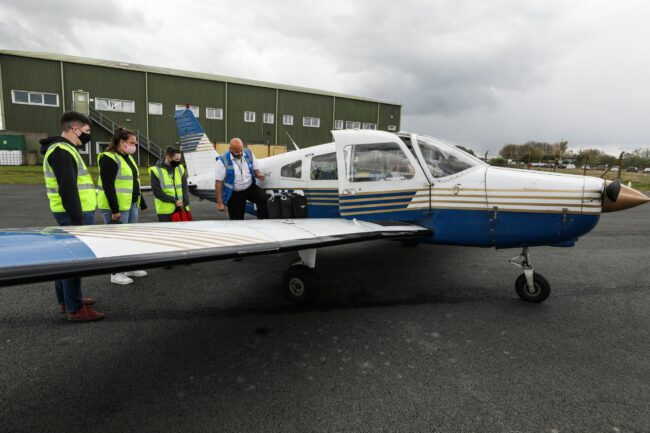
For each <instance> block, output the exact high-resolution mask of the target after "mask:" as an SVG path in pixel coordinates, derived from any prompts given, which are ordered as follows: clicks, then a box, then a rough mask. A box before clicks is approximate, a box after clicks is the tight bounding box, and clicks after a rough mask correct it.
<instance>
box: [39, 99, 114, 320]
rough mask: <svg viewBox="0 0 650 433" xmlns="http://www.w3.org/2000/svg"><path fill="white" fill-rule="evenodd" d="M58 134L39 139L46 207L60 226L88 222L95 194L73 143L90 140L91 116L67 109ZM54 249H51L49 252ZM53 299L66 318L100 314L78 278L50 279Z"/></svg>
mask: <svg viewBox="0 0 650 433" xmlns="http://www.w3.org/2000/svg"><path fill="white" fill-rule="evenodd" d="M60 126H61V135H60V136H54V137H49V138H45V139H43V140H41V141H40V143H41V153H42V154H43V155H45V157H44V159H43V174H44V178H45V187H46V192H47V196H48V199H49V202H50V210H51V211H52V214H53V215H54V218H55V219H56V221H57V223H59V225H61V226H69V225H76V226H79V225H89V224H94V222H95V209H96V207H97V197H96V195H95V186H94V184H93V180H92V177H91V176H90V174H89V173H88V169H87V168H86V165H85V163H84V162H83V159H82V158H81V155H79V152H78V151H77V149H76V147H77V146H81V145H84V144H86V143H88V142H90V140H91V135H90V128H91V126H92V122H91V120H90V119H89V118H88V116H86V115H84V114H81V113H77V112H75V111H70V112H67V113H64V114H63V116H61V121H60ZM52 253H55V252H52ZM54 288H55V290H56V299H57V302H58V303H59V307H60V309H61V312H62V313H67V314H68V320H71V321H75V322H86V321H89V320H97V319H102V318H104V314H102V313H99V312H97V311H95V309H94V308H92V307H91V305H92V304H94V303H95V300H94V299H93V298H84V297H83V295H82V292H81V279H80V278H66V279H63V280H57V281H56V282H55V283H54Z"/></svg>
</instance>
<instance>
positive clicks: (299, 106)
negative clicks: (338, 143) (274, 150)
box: [277, 90, 334, 149]
mask: <svg viewBox="0 0 650 433" xmlns="http://www.w3.org/2000/svg"><path fill="white" fill-rule="evenodd" d="M333 105H334V98H332V97H331V96H321V95H311V94H307V93H298V92H289V91H285V90H280V92H279V101H278V118H277V122H278V128H279V129H278V144H282V145H286V146H287V148H289V149H293V145H292V144H291V141H290V140H289V137H287V134H286V133H285V131H286V132H288V133H289V134H290V135H291V137H293V139H294V140H295V141H296V143H297V144H298V146H300V147H306V146H312V145H315V144H322V143H327V142H330V141H332V137H331V134H330V131H331V130H332V129H333V128H334V126H333V123H332V110H333V108H334V107H333ZM285 114H290V115H292V116H293V125H292V126H289V125H283V122H282V117H283V116H284V115H285ZM304 116H308V117H318V118H320V128H307V127H304V126H302V118H303V117H304Z"/></svg>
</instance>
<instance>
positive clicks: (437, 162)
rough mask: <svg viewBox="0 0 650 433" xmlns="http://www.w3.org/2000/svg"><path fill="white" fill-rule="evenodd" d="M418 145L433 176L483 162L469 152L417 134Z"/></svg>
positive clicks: (458, 170) (448, 173) (453, 172)
mask: <svg viewBox="0 0 650 433" xmlns="http://www.w3.org/2000/svg"><path fill="white" fill-rule="evenodd" d="M418 146H419V147H420V151H422V156H423V158H424V162H425V164H426V166H427V168H428V169H429V171H430V172H431V174H432V175H433V177H445V176H450V175H452V174H456V173H460V172H461V171H463V170H467V169H468V168H470V167H474V166H477V165H481V164H483V162H482V161H481V160H480V159H478V158H475V157H473V156H472V155H470V154H469V153H467V152H465V151H463V150H461V149H458V148H457V147H455V146H452V145H450V144H447V143H444V142H442V141H440V140H436V139H435V138H431V137H427V136H425V135H418Z"/></svg>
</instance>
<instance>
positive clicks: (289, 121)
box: [282, 114, 293, 125]
mask: <svg viewBox="0 0 650 433" xmlns="http://www.w3.org/2000/svg"><path fill="white" fill-rule="evenodd" d="M282 124H283V125H293V114H285V115H284V116H282Z"/></svg>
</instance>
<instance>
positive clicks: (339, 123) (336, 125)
mask: <svg viewBox="0 0 650 433" xmlns="http://www.w3.org/2000/svg"><path fill="white" fill-rule="evenodd" d="M334 129H343V121H342V120H335V121H334Z"/></svg>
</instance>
